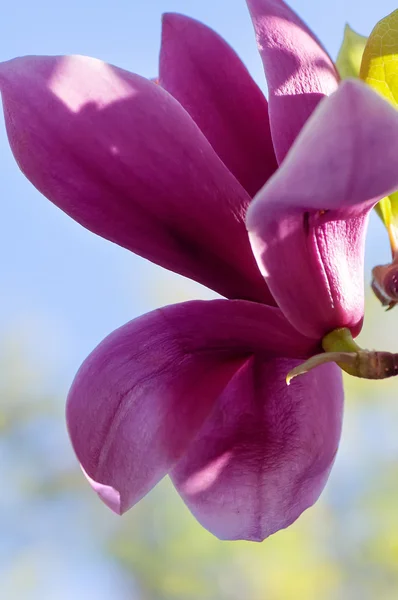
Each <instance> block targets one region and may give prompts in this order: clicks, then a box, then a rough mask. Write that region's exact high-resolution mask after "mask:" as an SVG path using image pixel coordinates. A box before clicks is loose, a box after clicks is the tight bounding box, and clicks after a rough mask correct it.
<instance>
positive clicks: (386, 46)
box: [360, 10, 398, 107]
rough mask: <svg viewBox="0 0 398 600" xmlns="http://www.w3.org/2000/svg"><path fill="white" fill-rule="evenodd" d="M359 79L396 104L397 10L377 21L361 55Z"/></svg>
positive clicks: (397, 79) (397, 84) (397, 95)
mask: <svg viewBox="0 0 398 600" xmlns="http://www.w3.org/2000/svg"><path fill="white" fill-rule="evenodd" d="M360 76H361V79H363V80H364V81H366V83H368V84H369V85H370V86H371V87H372V88H373V89H375V90H377V91H378V92H379V93H380V94H381V95H382V96H383V97H384V98H386V100H389V101H390V102H391V103H392V104H394V106H396V107H397V106H398V10H395V11H394V12H393V13H391V14H390V15H388V17H385V18H384V19H382V20H381V21H379V22H378V23H377V25H376V27H375V28H374V29H373V31H372V33H371V34H370V36H369V38H368V41H367V44H366V46H365V50H364V53H363V57H362V64H361V70H360Z"/></svg>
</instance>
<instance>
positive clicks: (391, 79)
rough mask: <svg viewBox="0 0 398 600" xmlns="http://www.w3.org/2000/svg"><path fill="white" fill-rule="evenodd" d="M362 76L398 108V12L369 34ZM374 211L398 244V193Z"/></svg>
mask: <svg viewBox="0 0 398 600" xmlns="http://www.w3.org/2000/svg"><path fill="white" fill-rule="evenodd" d="M360 77H361V79H363V80H364V81H365V82H366V83H367V84H368V85H370V87H372V88H373V89H374V90H376V91H377V92H378V93H379V94H381V95H382V96H383V98H385V99H386V100H388V101H389V102H391V104H392V105H393V106H395V108H398V10H395V11H394V12H392V13H391V14H390V15H388V16H387V17H385V18H384V19H382V20H381V21H379V22H378V23H377V25H376V26H375V27H374V29H373V31H372V33H371V34H370V36H369V38H368V41H367V43H366V46H365V50H364V52H363V57H362V63H361V69H360ZM375 209H376V212H377V214H378V215H379V217H380V218H381V220H382V221H383V223H384V225H385V226H386V228H387V230H388V232H389V235H390V242H391V246H392V247H393V245H394V243H395V244H396V242H397V240H396V239H395V238H396V232H397V226H398V192H395V193H394V194H391V195H390V196H389V197H388V198H383V199H382V200H380V202H379V203H378V204H377V206H375Z"/></svg>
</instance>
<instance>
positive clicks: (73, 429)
mask: <svg viewBox="0 0 398 600" xmlns="http://www.w3.org/2000/svg"><path fill="white" fill-rule="evenodd" d="M315 345H316V342H314V340H309V339H308V338H304V337H303V336H300V334H298V333H297V332H296V331H295V330H294V329H293V328H292V327H291V326H290V325H289V323H288V322H287V321H286V319H285V318H284V317H283V315H282V314H281V312H280V310H279V309H277V308H272V307H269V306H265V305H261V304H255V303H251V302H245V301H238V300H237V301H232V300H231V301H229V300H214V301H209V302H203V301H202V302H201V301H194V302H187V303H181V304H176V305H173V306H168V307H166V308H163V309H158V310H156V311H154V312H152V313H149V314H147V315H144V316H143V317H140V318H139V319H136V320H134V321H131V322H130V323H128V324H127V325H125V326H123V327H121V328H120V329H118V330H117V331H115V332H114V333H112V334H111V335H110V336H109V337H107V338H106V339H105V340H104V341H103V342H102V343H101V344H100V345H99V346H98V347H97V348H96V349H95V350H94V351H93V353H92V354H91V355H90V356H89V357H88V358H87V360H86V361H85V362H84V363H83V365H82V367H81V368H80V370H79V372H78V374H77V376H76V379H75V381H74V383H73V385H72V388H71V391H70V393H69V396H68V404H67V421H68V428H69V433H70V436H71V440H72V443H73V447H74V449H75V452H76V454H77V457H78V459H79V461H80V463H81V465H82V468H83V469H84V471H85V473H86V474H87V475H88V478H89V481H90V483H91V484H92V486H93V487H94V489H95V490H96V491H97V493H98V494H99V495H100V497H101V498H102V499H103V501H104V502H105V503H106V504H107V505H108V506H110V507H111V508H112V509H113V510H115V511H116V512H119V513H122V512H124V511H126V510H127V509H128V508H129V507H130V506H132V505H133V504H134V503H136V502H138V500H140V499H141V498H142V497H143V496H144V495H145V494H146V493H147V492H148V491H149V490H150V489H151V488H152V487H153V486H154V485H155V484H156V483H157V482H158V481H159V480H160V479H161V478H162V477H163V476H164V475H165V474H166V473H167V472H168V471H169V470H170V469H171V468H172V467H173V466H174V465H175V464H176V463H177V461H178V460H179V459H180V458H181V456H182V454H183V453H184V451H185V450H186V448H187V446H188V445H189V444H190V442H191V441H192V438H193V436H194V435H195V434H196V433H197V431H198V430H199V428H200V427H201V426H202V424H203V422H204V420H205V419H206V418H207V417H208V415H209V413H210V411H211V409H212V408H213V405H214V403H215V402H216V400H217V398H218V397H219V395H220V394H221V393H222V390H223V389H224V388H225V386H226V385H227V384H228V382H229V380H230V379H231V377H232V376H233V375H234V373H235V372H236V371H237V369H239V368H240V367H241V366H242V364H244V363H245V361H246V360H247V357H248V356H250V355H251V354H252V353H253V352H261V353H262V354H263V355H264V356H268V355H271V356H273V355H280V354H281V353H282V352H283V353H284V355H287V356H295V357H301V358H304V357H306V356H309V355H310V354H311V353H312V352H313V351H315Z"/></svg>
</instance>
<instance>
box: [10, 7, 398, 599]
mask: <svg viewBox="0 0 398 600" xmlns="http://www.w3.org/2000/svg"><path fill="white" fill-rule="evenodd" d="M290 4H291V6H292V7H293V8H294V9H295V10H296V11H297V12H298V13H299V14H300V15H301V16H302V17H303V18H304V19H305V20H306V21H307V23H308V24H309V25H310V26H311V27H312V29H313V30H314V31H315V32H316V33H317V35H318V37H319V38H320V39H321V40H322V41H323V42H324V44H325V46H326V47H327V49H328V50H329V52H330V53H331V55H332V56H333V57H336V55H337V51H338V48H339V46H340V44H341V41H342V35H343V28H344V25H345V23H346V22H349V23H350V25H351V26H352V27H353V28H354V29H355V30H356V31H358V32H359V33H362V34H364V35H367V34H368V33H369V32H370V30H371V29H372V27H373V26H374V24H375V23H376V22H377V21H378V20H379V19H380V18H382V17H383V16H385V15H386V14H388V13H389V12H391V11H392V10H394V9H395V8H396V7H397V6H396V4H395V3H394V1H393V0H378V2H363V1H360V0H352V1H350V2H346V0H334V1H333V3H326V2H319V1H317V0H291V2H290ZM164 11H177V12H183V13H186V14H188V15H190V16H193V17H196V18H198V19H200V20H202V21H203V22H205V23H206V24H208V25H210V26H211V27H213V28H214V29H216V30H217V31H218V32H219V33H221V34H222V35H223V36H224V37H225V38H226V39H227V40H228V41H229V42H230V43H231V45H232V46H233V47H234V48H235V49H236V50H237V51H238V52H239V54H240V56H241V57H242V58H243V60H244V61H245V63H246V64H247V66H248V67H249V69H250V71H251V73H252V74H253V76H254V78H255V79H256V81H257V82H258V83H259V84H260V86H261V87H262V88H263V89H264V90H265V83H264V78H263V73H262V67H261V62H260V59H259V57H258V54H257V51H256V45H255V41H254V36H253V33H252V28H251V23H250V21H249V18H248V14H247V10H246V6H245V2H244V0H228V1H227V0H211V1H210V0H151V2H139V1H137V0H129V1H127V0H114V1H113V2H108V1H106V0H103V1H102V2H101V1H100V2H98V1H96V2H94V0H85V1H84V2H83V3H82V2H81V1H80V0H68V2H65V3H54V2H51V1H50V0H35V2H30V1H28V0H14V1H13V2H8V3H5V5H2V11H1V20H0V60H6V59H8V58H12V57H13V56H17V55H24V54H86V55H91V56H96V57H98V58H101V59H103V60H105V61H108V62H110V63H113V64H116V65H119V66H122V67H124V68H127V69H130V70H132V71H136V72H138V73H140V74H142V75H144V76H148V77H153V76H156V74H157V56H158V51H159V41H160V16H161V13H162V12H164ZM0 121H1V123H0V181H1V194H2V200H1V210H2V217H1V219H0V257H1V258H0V262H1V265H0V286H1V287H0V289H1V294H0V473H1V478H2V481H3V484H2V486H1V493H0V594H1V597H2V598H7V599H9V600H14V599H15V600H19V599H26V600H36V599H40V600H53V599H54V600H70V599H72V598H73V599H74V600H82V599H84V598H88V597H93V598H96V599H97V600H124V599H126V600H135V599H137V600H138V599H139V600H141V599H142V600H173V599H176V600H177V599H178V600H191V599H192V600H196V599H198V600H199V599H200V600H213V599H214V600H216V599H217V600H224V599H225V600H234V599H241V598H245V599H247V600H290V599H295V600H296V599H303V600H304V599H305V600H312V599H314V600H315V599H319V598H322V599H324V600H327V599H329V598H331V599H332V598H333V599H334V600H336V599H350V600H351V599H352V600H355V599H356V598H358V599H361V600H367V599H374V598H375V597H381V598H383V599H385V600H389V599H391V600H392V599H394V600H395V599H396V598H397V596H398V510H397V508H396V507H397V503H398V435H397V430H398V403H397V383H396V382H394V381H385V382H379V383H372V382H361V381H357V380H354V379H350V380H346V392H347V393H346V397H347V402H346V415H345V422H344V431H343V438H342V444H341V448H340V451H339V454H338V457H337V461H336V465H335V468H334V470H333V473H332V476H331V478H330V481H329V484H328V485H327V487H326V490H325V492H324V493H323V495H322V498H321V500H320V501H319V502H318V504H317V505H316V506H315V507H314V508H313V509H311V510H309V511H307V512H306V513H305V514H304V515H303V516H302V517H301V518H300V519H299V521H298V522H297V523H295V524H294V525H293V526H292V527H291V528H290V529H289V530H287V531H283V532H280V533H279V534H277V535H275V536H273V537H272V538H270V539H268V540H267V541H266V542H264V543H263V544H250V543H243V542H231V543H228V542H219V541H218V540H216V539H215V538H214V537H212V536H211V535H210V534H209V533H207V532H206V531H204V530H203V529H202V528H201V527H200V526H199V525H198V524H197V523H196V521H195V520H194V519H193V517H191V516H190V514H189V512H188V510H187V509H186V508H185V506H184V505H183V503H182V502H181V501H180V499H179V498H178V497H177V494H176V493H175V492H174V490H173V488H172V486H171V485H170V484H169V482H168V481H167V480H165V481H164V482H162V484H161V485H159V486H158V487H157V488H156V489H155V490H154V491H153V492H152V493H151V494H150V495H149V496H148V497H147V498H146V499H145V500H143V501H142V502H141V503H140V504H139V505H138V506H137V507H136V508H134V509H133V510H131V511H130V512H129V513H128V514H126V515H125V516H124V517H123V518H120V517H117V516H115V515H113V514H112V513H111V512H110V511H109V510H108V509H106V508H105V507H104V506H103V505H102V504H101V503H100V501H99V500H98V499H97V497H96V495H95V494H94V493H92V492H91V490H90V489H89V488H88V486H87V485H86V483H85V481H84V479H83V477H82V475H81V473H80V470H79V468H78V466H77V464H76V460H75V458H74V455H73V453H72V450H71V448H70V445H69V441H68V438H67V434H66V430H65V424H64V402H65V397H66V394H67V391H68V387H69V385H70V383H71V381H72V379H73V376H74V374H75V372H76V370H77V368H78V367H79V365H80V364H81V362H82V361H83V359H84V358H85V357H86V356H87V354H88V353H89V352H90V351H91V350H92V349H93V348H94V347H95V346H96V345H97V344H98V342H99V341H100V340H101V339H102V338H103V337H105V336H106V335H107V334H108V333H109V332H111V331H112V330H113V329H115V328H116V327H118V326H120V325H121V324H123V323H125V322H127V321H128V320H130V319H131V318H133V317H135V316H137V315H139V314H141V313H143V312H146V311H148V310H150V309H152V308H155V307H156V306H160V305H163V304H168V303H170V302H178V301H182V300H186V299H191V298H211V297H214V294H211V293H210V292H209V291H208V290H206V289H204V288H201V287H200V286H199V285H196V284H194V283H192V282H190V281H187V280H184V279H183V278H181V277H178V276H176V275H174V274H170V273H167V272H165V271H162V270H161V269H159V268H157V267H154V266H153V265H151V264H149V263H148V262H146V261H145V260H142V259H140V258H137V257H135V256H133V255H131V254H129V253H128V252H127V251H125V250H123V249H121V248H119V247H116V246H114V245H112V244H110V243H108V242H105V241H104V240H102V239H100V238H98V237H96V236H94V235H92V234H90V233H89V232H87V231H85V230H84V229H83V228H81V227H80V226H78V225H77V224H76V223H74V222H73V221H71V220H69V219H68V218H67V217H66V216H65V215H64V214H63V213H61V212H60V211H59V210H58V209H56V208H55V207H54V206H52V205H51V204H50V203H49V202H48V201H47V200H45V199H44V198H43V197H41V196H40V194H39V193H38V192H37V191H36V190H35V189H34V188H33V187H32V186H31V185H30V184H29V183H28V182H27V181H26V180H25V179H24V177H23V176H22V175H21V174H20V172H19V171H18V168H17V166H16V165H15V162H14V160H13V158H12V156H11V153H10V150H9V147H8V144H7V139H6V134H5V131H4V127H3V122H2V120H1V119H0ZM388 259H389V249H388V240H387V236H386V234H385V232H384V230H383V228H382V226H381V224H380V223H379V222H378V220H377V218H376V217H374V218H373V219H372V221H371V227H370V232H369V237H368V245H367V257H366V265H367V283H369V275H370V270H371V267H372V266H373V265H375V264H380V263H383V262H387V261H388ZM396 331H398V309H396V311H391V312H389V313H384V312H383V310H382V309H381V308H380V306H379V305H378V303H377V302H376V301H375V300H374V298H373V297H372V296H371V295H370V294H369V297H368V302H367V309H366V322H365V327H364V330H363V333H362V334H361V336H360V338H359V339H360V343H361V344H362V345H363V346H368V347H371V348H380V349H386V350H395V351H397V345H398V341H397V339H396V337H397V336H396V335H395V332H396Z"/></svg>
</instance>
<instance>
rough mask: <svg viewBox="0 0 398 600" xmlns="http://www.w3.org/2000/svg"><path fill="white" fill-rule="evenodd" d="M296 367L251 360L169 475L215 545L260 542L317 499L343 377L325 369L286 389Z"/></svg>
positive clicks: (329, 460) (333, 446) (334, 441)
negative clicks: (218, 542)
mask: <svg viewBox="0 0 398 600" xmlns="http://www.w3.org/2000/svg"><path fill="white" fill-rule="evenodd" d="M296 363H297V361H292V360H286V359H261V358H255V359H254V358H250V359H249V360H248V361H247V362H246V363H245V365H244V366H242V368H241V369H240V370H239V371H238V372H237V374H236V375H235V377H234V378H233V379H232V380H231V382H230V383H229V385H228V387H227V388H226V389H225V391H224V393H223V394H222V396H221V397H220V400H219V402H218V403H217V405H216V407H215V409H214V411H213V413H212V415H211V417H210V418H209V419H208V420H207V421H206V423H205V425H204V427H203V429H202V430H201V432H200V434H199V435H198V436H197V438H196V439H195V441H194V442H193V443H192V444H191V446H190V447H189V449H188V451H187V453H186V455H185V456H184V457H183V458H182V460H181V461H180V462H179V463H178V465H177V466H176V468H175V469H174V471H173V473H172V479H173V481H174V483H175V485H176V486H177V489H178V491H179V493H180V494H181V496H182V497H183V499H184V501H185V502H186V503H187V505H188V507H189V509H190V510H191V511H192V513H193V514H194V515H195V517H196V518H197V519H198V521H199V522H200V523H201V524H202V525H203V526H204V527H206V529H208V530H209V531H211V532H212V533H214V534H215V535H216V536H217V537H219V538H220V539H227V540H240V539H244V540H252V541H262V540H264V538H266V537H268V536H269V535H271V534H272V533H275V532H276V531H278V530H279V529H283V528H285V527H288V526H289V525H290V524H291V523H293V521H295V520H296V519H297V518H298V517H299V516H300V514H301V513H302V512H303V511H304V510H306V509H307V508H308V507H309V506H311V505H312V504H314V502H316V500H317V499H318V497H319V495H320V493H321V492H322V489H323V487H324V486H325V484H326V481H327V479H328V475H329V472H330V469H331V467H332V465H333V461H334V458H335V455H336V452H337V447H338V443H339V438H340V431H341V421H342V412H343V388H342V383H341V374H340V372H339V369H338V367H336V365H326V366H325V365H324V366H322V367H319V368H317V369H316V370H314V371H312V372H311V373H308V374H307V375H305V376H303V377H301V378H299V379H297V380H295V381H294V382H293V383H292V385H291V386H289V387H287V386H286V383H285V376H286V372H287V371H289V369H291V368H292V366H294V365H295V364H296Z"/></svg>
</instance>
